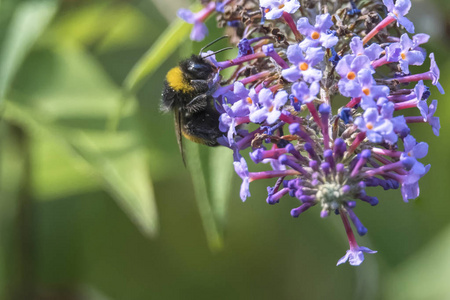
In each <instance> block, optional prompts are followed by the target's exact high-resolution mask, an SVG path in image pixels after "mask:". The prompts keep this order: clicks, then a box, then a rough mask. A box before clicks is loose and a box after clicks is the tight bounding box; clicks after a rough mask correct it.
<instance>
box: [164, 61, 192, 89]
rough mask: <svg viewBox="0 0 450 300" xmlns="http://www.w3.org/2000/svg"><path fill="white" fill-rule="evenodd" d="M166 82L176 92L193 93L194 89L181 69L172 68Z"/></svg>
mask: <svg viewBox="0 0 450 300" xmlns="http://www.w3.org/2000/svg"><path fill="white" fill-rule="evenodd" d="M166 80H167V82H168V83H169V86H170V87H171V88H173V89H174V90H175V91H181V92H185V93H186V92H192V91H193V90H194V88H193V87H192V86H191V85H189V84H188V83H186V81H185V79H184V77H183V72H182V71H181V69H180V67H175V68H172V69H171V70H170V71H169V72H168V73H167V76H166Z"/></svg>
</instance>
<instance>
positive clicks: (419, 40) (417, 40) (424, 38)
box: [412, 33, 430, 49]
mask: <svg viewBox="0 0 450 300" xmlns="http://www.w3.org/2000/svg"><path fill="white" fill-rule="evenodd" d="M429 39H430V36H429V35H428V34H425V33H418V34H416V35H414V36H413V39H412V42H413V45H412V48H413V49H422V48H420V47H418V46H419V45H421V44H425V43H428V40H429Z"/></svg>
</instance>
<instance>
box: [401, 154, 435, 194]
mask: <svg viewBox="0 0 450 300" xmlns="http://www.w3.org/2000/svg"><path fill="white" fill-rule="evenodd" d="M430 167H431V166H430V165H427V166H424V165H423V164H422V163H420V162H416V163H415V164H414V165H413V167H412V168H411V170H409V171H408V174H407V175H404V176H403V177H402V179H401V184H402V197H403V201H405V202H408V200H410V199H415V198H417V197H418V196H419V194H420V189H419V179H420V178H422V177H423V176H424V175H425V174H426V173H428V171H429V170H430Z"/></svg>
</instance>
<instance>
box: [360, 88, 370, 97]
mask: <svg viewBox="0 0 450 300" xmlns="http://www.w3.org/2000/svg"><path fill="white" fill-rule="evenodd" d="M362 91H363V93H364V94H366V96H369V95H370V89H369V88H363V89H362Z"/></svg>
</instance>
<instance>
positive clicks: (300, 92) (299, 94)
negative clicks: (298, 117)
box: [291, 81, 320, 104]
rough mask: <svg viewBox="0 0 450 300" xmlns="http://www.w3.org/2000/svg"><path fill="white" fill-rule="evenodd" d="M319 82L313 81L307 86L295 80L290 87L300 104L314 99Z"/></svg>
mask: <svg viewBox="0 0 450 300" xmlns="http://www.w3.org/2000/svg"><path fill="white" fill-rule="evenodd" d="M319 90H320V84H319V83H318V82H313V83H311V85H310V86H309V87H308V85H307V84H306V83H305V82H303V81H301V82H296V83H294V84H293V85H292V87H291V92H292V94H293V95H294V96H295V97H296V98H297V99H298V101H300V102H301V103H302V104H306V103H309V102H311V101H312V100H314V99H315V98H316V96H317V94H318V93H319Z"/></svg>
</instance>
